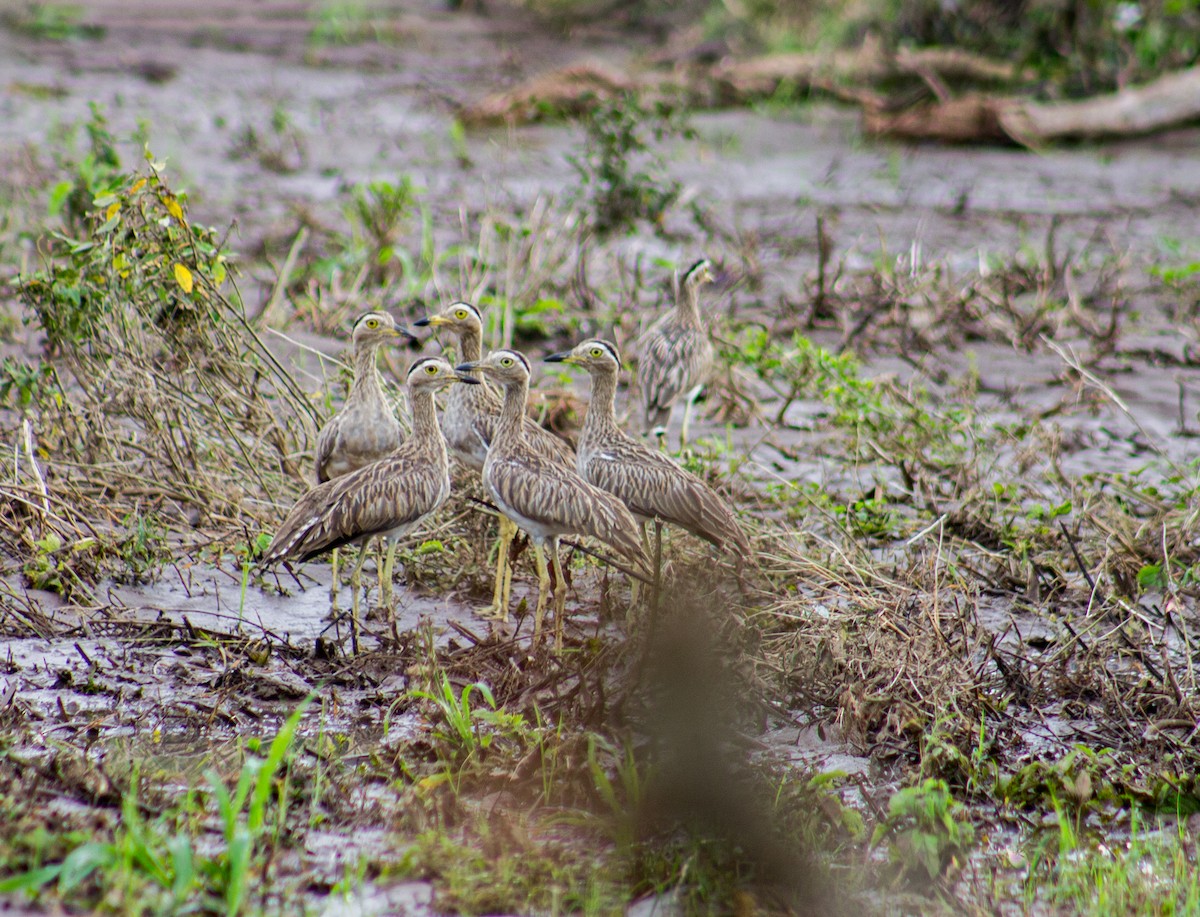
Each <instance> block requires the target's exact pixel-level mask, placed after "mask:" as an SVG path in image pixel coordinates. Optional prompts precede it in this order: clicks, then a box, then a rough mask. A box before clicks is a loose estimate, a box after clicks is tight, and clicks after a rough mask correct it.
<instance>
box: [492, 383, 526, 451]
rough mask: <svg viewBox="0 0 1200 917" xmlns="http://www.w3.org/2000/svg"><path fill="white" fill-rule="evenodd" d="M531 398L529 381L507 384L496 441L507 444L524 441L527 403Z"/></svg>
mask: <svg viewBox="0 0 1200 917" xmlns="http://www.w3.org/2000/svg"><path fill="white" fill-rule="evenodd" d="M528 398H529V381H528V380H524V381H520V382H506V383H505V384H504V402H503V404H502V405H501V406H500V420H499V422H498V423H497V424H496V437H495V438H496V440H497V441H500V442H505V443H512V442H518V441H520V440H521V439H522V437H523V433H522V427H523V425H524V420H525V402H526V400H527V399H528Z"/></svg>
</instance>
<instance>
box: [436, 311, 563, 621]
mask: <svg viewBox="0 0 1200 917" xmlns="http://www.w3.org/2000/svg"><path fill="white" fill-rule="evenodd" d="M414 324H415V325H417V326H418V327H426V326H429V327H432V328H434V329H438V328H445V329H447V330H449V331H451V332H452V333H454V334H455V335H457V337H458V360H459V362H468V363H472V362H476V361H478V360H479V359H480V358H481V357H482V356H483V316H482V315H480V313H479V310H478V309H477V308H475V306H473V305H471V303H469V302H453V303H450V305H448V306H446V307H445V308H444V309H442V310H441V311H440V312H436V313H434V314H432V315H428V316H426V317H425V318H422V319H419V320H417V321H416V322H414ZM500 408H501V400H500V395H499V394H498V393H497V391H496V390H495V389H494V388H492V387H491V386H490V385H487V384H486V382H485V383H484V384H482V385H476V386H472V387H470V388H468V387H466V386H464V387H462V388H458V387H456V388H454V389H451V391H450V393H449V394H448V395H447V396H446V405H445V408H444V409H443V411H442V432H443V433H444V434H445V435H446V445H447V446H448V447H449V449H450V454H451V455H453V456H454V457H455V458H457V459H458V460H459V461H460V462H462V463H463V464H464V465H466V466H467V467H468V468H470V469H472V470H474V471H477V472H479V473H480V474H482V473H483V466H484V462H485V461H486V459H487V453H488V444H489V443H491V441H492V438H493V436H494V435H495V430H496V424H497V422H498V420H499V418H500ZM522 416H523V419H522V421H521V426H522V428H523V430H524V432H525V439H526V442H527V443H528V445H529V447H530V448H531V449H533V451H535V452H536V453H538V454H539V455H540V456H542V457H543V458H545V459H547V460H548V461H554V462H558V463H559V464H563V465H566V466H568V467H571V468H573V467H575V450H574V449H572V448H571V445H570V443H568V442H567V441H566V440H564V439H562V438H561V437H559V436H556V435H555V434H553V433H551V432H550V431H549V430H547V429H546V428H545V427H543V426H542V425H541V424H539V423H536V422H535V421H534V420H533V419H532V418H530V417H529V416H527V415H522ZM516 534H517V529H516V526H514V525H513V524H512V523H511V522H510V521H509V519H508V517H507V516H505V515H504V514H501V515H500V544H499V547H498V548H497V551H496V582H495V588H494V590H493V594H492V604H491V605H489V606H487V607H486V608H482V609H479V610H478V611H477V614H479V615H480V616H481V617H484V618H494V619H497V620H500V621H507V620H508V600H509V593H510V591H511V588H512V569H511V568H510V566H509V562H508V555H509V545H510V544H511V543H512V540H513V538H514V537H516Z"/></svg>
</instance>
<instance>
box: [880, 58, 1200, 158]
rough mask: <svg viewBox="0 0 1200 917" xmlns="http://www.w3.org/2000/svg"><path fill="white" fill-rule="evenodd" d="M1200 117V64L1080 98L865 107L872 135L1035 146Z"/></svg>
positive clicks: (1143, 130) (968, 99) (1144, 130)
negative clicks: (898, 109) (892, 108)
mask: <svg viewBox="0 0 1200 917" xmlns="http://www.w3.org/2000/svg"><path fill="white" fill-rule="evenodd" d="M1197 119H1200V67H1191V68H1189V69H1187V70H1181V71H1178V72H1176V73H1169V74H1167V75H1166V76H1162V77H1159V78H1158V79H1157V80H1153V81H1152V82H1149V83H1146V84H1144V85H1142V86H1135V87H1132V88H1129V89H1122V90H1120V91H1119V92H1114V93H1110V94H1108V95H1103V96H1096V97H1094V98H1091V99H1083V100H1081V101H1078V102H1034V101H1030V100H1026V99H1018V98H1013V97H1004V96H986V95H967V96H961V97H959V98H956V99H949V100H946V101H943V102H935V103H933V104H929V105H922V106H919V107H915V108H910V109H908V110H906V111H901V112H896V111H887V110H885V108H884V107H882V106H878V105H876V106H872V105H866V106H864V108H863V130H864V131H865V132H866V133H868V134H874V135H877V136H888V137H900V138H906V139H912V140H942V141H947V142H951V143H971V142H974V143H978V142H994V141H997V140H1010V141H1013V142H1015V143H1019V144H1021V145H1023V146H1031V147H1032V146H1041V145H1043V144H1047V143H1051V142H1053V141H1055V140H1067V139H1094V138H1099V137H1131V136H1137V135H1140V134H1149V133H1153V132H1155V131H1160V130H1165V129H1167V128H1172V127H1178V126H1180V125H1183V124H1187V123H1188V122H1191V121H1195V120H1197Z"/></svg>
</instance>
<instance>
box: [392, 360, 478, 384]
mask: <svg viewBox="0 0 1200 917" xmlns="http://www.w3.org/2000/svg"><path fill="white" fill-rule="evenodd" d="M407 381H408V387H409V388H411V389H413V390H414V391H416V390H431V391H435V392H436V391H440V390H441V389H444V388H446V387H447V386H449V385H452V384H453V383H455V382H466V383H467V384H468V385H478V384H479V380H478V379H472V378H471V377H470V376H466V375H463V374H462V373H460V372H459V371H458V370H456V369H455V368H454V367H453V366H451V365H450V364H449V363H448V362H446V361H445V360H444V359H442V358H441V357H423V358H422V359H420V360H417V361H416V362H414V363H413V365H412V366H410V367H409V368H408V379H407Z"/></svg>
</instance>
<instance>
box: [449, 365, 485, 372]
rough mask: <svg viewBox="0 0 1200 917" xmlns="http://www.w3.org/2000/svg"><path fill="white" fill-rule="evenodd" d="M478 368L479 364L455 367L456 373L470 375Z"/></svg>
mask: <svg viewBox="0 0 1200 917" xmlns="http://www.w3.org/2000/svg"><path fill="white" fill-rule="evenodd" d="M478 368H479V364H478V363H459V364H458V365H457V366H456V367H454V371H455V372H456V373H469V372H471V371H472V370H475V369H478Z"/></svg>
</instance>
